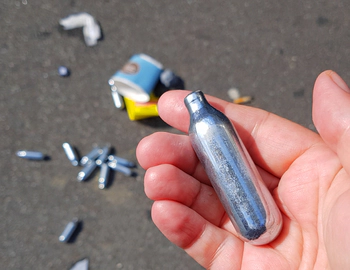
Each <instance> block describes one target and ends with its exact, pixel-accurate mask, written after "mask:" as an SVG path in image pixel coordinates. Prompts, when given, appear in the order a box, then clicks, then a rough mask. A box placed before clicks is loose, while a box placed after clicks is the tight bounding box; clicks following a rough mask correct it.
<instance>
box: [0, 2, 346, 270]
mask: <svg viewBox="0 0 350 270" xmlns="http://www.w3.org/2000/svg"><path fill="white" fill-rule="evenodd" d="M80 11H86V12H89V13H90V14H92V15H93V16H94V17H95V18H96V19H97V20H98V21H99V22H100V24H101V26H102V29H103V34H104V40H102V41H101V42H99V43H98V45H97V46H96V47H93V48H90V47H86V46H85V44H84V42H83V39H82V33H81V30H73V31H70V32H66V31H63V30H61V29H59V27H58V20H59V19H60V18H62V17H65V16H67V15H69V14H71V13H75V12H80ZM349 12H350V6H349V1H345V0H343V1H324V0H322V1H310V0H306V1H291V0H286V1H276V0H266V1H260V0H252V1H198V0H187V1H184V0H180V1H171V0H165V1H156V0H147V1H146V0H145V1H134V0H130V1H120V0H116V1H112V0H101V1H93V0H85V1H83V0H70V1H52V0H45V1H44V0H37V1H32V0H1V1H0V27H1V31H0V89H1V91H0V98H1V103H0V108H1V114H0V127H1V141H0V144H1V147H0V150H1V165H0V166H1V167H0V168H1V175H2V176H1V185H0V213H1V222H0V232H1V236H2V239H1V243H0V268H1V269H68V268H69V266H70V265H71V264H72V263H73V262H75V261H77V260H79V259H81V258H84V257H88V258H89V259H90V269H179V270H180V269H181V270H184V269H201V267H199V266H198V265H197V264H196V263H195V262H194V261H193V260H192V259H191V258H190V257H188V256H187V255H186V254H185V253H184V252H183V251H182V250H180V249H179V248H177V247H175V246H174V245H172V244H171V243H170V242H169V241H168V240H167V239H166V238H165V237H163V236H162V235H161V233H160V232H159V231H158V230H157V228H156V227H155V226H154V225H153V223H152V220H151V218H150V208H151V204H152V202H151V201H149V200H148V199H147V198H146V196H145V195H144V193H143V175H144V171H143V170H142V169H141V168H138V169H137V172H138V176H137V177H135V178H131V177H125V176H123V175H122V174H116V175H114V181H113V182H112V184H111V186H110V188H109V189H107V190H99V189H98V186H97V177H98V174H96V175H95V176H94V177H93V179H91V180H90V181H88V182H86V183H78V182H77V181H76V180H75V179H76V175H77V173H78V171H79V169H78V168H76V167H73V166H71V165H70V163H69V162H68V160H67V158H66V157H65V154H64V152H63V150H62V147H61V145H62V143H63V142H65V141H68V142H70V143H71V144H73V145H74V146H76V147H77V148H78V150H79V151H80V153H81V154H84V153H87V152H88V151H89V150H90V149H91V147H92V145H93V144H94V143H98V144H104V143H106V142H109V143H111V144H112V145H113V146H114V147H115V148H116V151H117V153H118V154H119V155H120V156H122V157H125V158H128V159H130V160H133V161H136V157H135V148H136V145H137V143H138V142H139V141H140V139H142V138H143V137H144V136H146V135H148V134H151V133H153V132H156V131H160V130H162V131H163V130H165V131H170V132H174V130H173V129H172V128H170V127H168V126H167V125H165V124H163V122H162V121H160V120H159V119H151V120H146V121H139V122H131V121H130V120H129V119H128V117H127V114H126V112H125V111H124V112H121V111H118V110H117V109H116V108H115V107H114V105H113V102H112V99H111V95H110V90H109V87H108V84H107V81H108V78H109V77H110V76H111V75H112V74H113V73H114V72H115V71H116V70H117V69H118V68H120V67H121V66H122V65H123V64H124V63H125V62H126V61H127V59H128V58H129V57H130V56H131V55H132V54H134V53H140V52H143V53H146V54H149V55H151V56H153V57H154V58H156V59H157V60H159V61H160V62H162V63H163V64H164V66H165V67H168V68H171V69H172V70H174V71H175V72H176V73H177V74H178V75H180V76H181V77H182V78H183V79H184V80H185V82H186V87H187V88H188V89H193V90H196V89H201V90H203V91H204V92H205V93H207V94H212V95H215V96H218V97H220V98H222V99H225V100H229V98H228V96H227V90H228V89H229V88H231V87H236V88H238V89H239V90H240V91H241V93H242V94H244V95H252V96H254V98H255V99H254V101H253V102H252V103H251V104H250V105H251V106H255V107H260V108H263V109H266V110H269V111H271V112H274V113H277V114H279V115H281V116H284V117H286V118H288V119H290V120H293V121H296V122H298V123H300V124H302V125H304V126H306V127H308V128H310V129H314V127H313V124H312V119H311V95H312V88H313V83H314V81H315V79H316V77H317V75H318V74H319V73H320V72H321V71H323V70H325V69H334V70H336V71H337V72H338V73H339V74H340V75H341V76H343V78H344V79H345V80H346V81H347V82H350V69H349V62H350V61H349V60H350V46H349V41H350V29H349V26H350V17H349ZM59 65H66V66H68V67H69V68H70V69H71V72H72V74H71V76H70V77H69V78H62V77H59V76H58V75H57V67H58V66H59ZM271 135H272V136H273V134H271ZM19 149H33V150H39V151H42V152H44V153H46V154H48V155H49V156H50V157H51V160H49V161H44V162H35V161H27V160H22V159H19V158H18V157H16V155H15V153H16V151H17V150H19ZM73 217H79V218H80V219H81V220H83V227H82V230H81V232H80V234H79V235H78V237H77V238H76V241H75V242H74V243H71V244H64V243H60V242H59V241H58V236H59V234H60V233H61V231H62V230H63V228H64V226H65V225H66V223H67V222H69V221H70V220H71V219H72V218H73Z"/></svg>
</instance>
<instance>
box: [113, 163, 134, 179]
mask: <svg viewBox="0 0 350 270" xmlns="http://www.w3.org/2000/svg"><path fill="white" fill-rule="evenodd" d="M107 164H108V166H109V167H110V168H111V169H112V170H115V171H118V172H121V173H123V174H125V175H126V176H131V175H132V174H133V172H132V170H130V168H128V167H125V166H122V165H120V164H118V163H117V162H116V161H109V162H108V163H107Z"/></svg>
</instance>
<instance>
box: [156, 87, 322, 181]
mask: <svg viewBox="0 0 350 270" xmlns="http://www.w3.org/2000/svg"><path fill="white" fill-rule="evenodd" d="M189 93H190V92H189V91H182V90H173V91H169V92H166V93H165V94H163V95H162V96H161V98H160V100H159V102H158V111H159V115H160V117H161V118H162V119H163V120H164V121H165V122H166V123H168V124H169V125H171V126H173V127H174V128H176V129H179V130H180V131H183V132H187V131H188V128H189V122H190V120H189V113H188V111H187V109H186V106H185V104H184V98H185V97H186V96H187V95H188V94H189ZM206 98H207V100H208V102H209V103H210V104H211V105H212V106H213V107H215V108H216V109H218V110H219V111H221V112H223V113H224V114H225V115H226V116H227V117H228V118H229V119H230V120H231V122H232V123H233V125H234V126H235V128H236V130H237V132H238V134H239V135H240V137H241V139H242V141H243V143H244V145H245V147H246V148H247V150H248V152H249V153H250V155H251V156H252V159H253V161H254V162H255V163H256V164H257V165H258V166H260V167H261V168H263V169H264V170H266V171H268V172H269V173H271V174H273V175H275V176H277V177H281V176H282V174H283V173H284V172H285V171H286V170H287V169H288V167H289V166H290V165H291V164H292V163H293V161H294V160H295V159H296V158H298V157H299V156H300V155H301V154H302V153H304V152H305V151H306V150H307V149H309V148H310V147H312V146H313V145H314V144H316V143H319V142H321V139H320V137H319V136H318V135H317V134H316V133H314V132H312V131H311V130H309V129H307V128H304V127H302V126H300V125H298V124H296V123H293V122H291V121H289V120H287V119H284V118H282V117H279V116H277V115H274V114H272V113H269V112H267V111H264V110H261V109H257V108H253V107H248V106H243V105H237V104H233V103H230V102H227V101H224V100H221V99H218V98H215V97H212V96H208V95H206Z"/></svg>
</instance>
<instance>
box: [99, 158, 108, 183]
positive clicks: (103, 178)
mask: <svg viewBox="0 0 350 270" xmlns="http://www.w3.org/2000/svg"><path fill="white" fill-rule="evenodd" d="M109 171H110V167H109V166H108V164H107V163H102V164H101V170H100V177H99V178H98V187H99V189H105V188H106V187H107V185H108V180H109Z"/></svg>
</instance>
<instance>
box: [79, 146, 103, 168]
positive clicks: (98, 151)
mask: <svg viewBox="0 0 350 270" xmlns="http://www.w3.org/2000/svg"><path fill="white" fill-rule="evenodd" d="M101 154H102V149H101V148H99V147H95V148H94V149H92V150H91V152H90V153H88V154H87V155H86V156H83V157H82V158H81V160H80V164H81V165H83V166H85V165H86V164H87V163H88V162H89V161H95V160H96V159H97V158H98V157H99V156H100V155H101Z"/></svg>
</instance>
